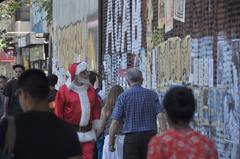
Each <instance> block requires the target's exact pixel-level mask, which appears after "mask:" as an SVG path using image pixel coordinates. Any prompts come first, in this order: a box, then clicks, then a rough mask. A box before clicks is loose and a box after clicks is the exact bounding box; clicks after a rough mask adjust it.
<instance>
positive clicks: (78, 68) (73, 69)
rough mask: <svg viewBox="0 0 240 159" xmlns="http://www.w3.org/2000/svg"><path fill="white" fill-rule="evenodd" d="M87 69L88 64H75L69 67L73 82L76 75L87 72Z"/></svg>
mask: <svg viewBox="0 0 240 159" xmlns="http://www.w3.org/2000/svg"><path fill="white" fill-rule="evenodd" d="M86 69H87V63H86V62H81V63H73V64H71V65H69V67H68V70H69V73H70V75H71V81H73V80H74V77H75V75H78V74H79V73H81V72H83V71H85V70H86Z"/></svg>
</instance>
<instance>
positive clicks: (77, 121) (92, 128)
mask: <svg viewBox="0 0 240 159" xmlns="http://www.w3.org/2000/svg"><path fill="white" fill-rule="evenodd" d="M68 69H69V73H70V75H71V82H70V83H69V84H64V85H63V86H62V87H60V89H59V91H58V93H57V95H56V98H55V114H56V115H57V116H58V117H59V118H61V119H63V120H64V121H66V122H67V123H70V124H71V125H73V126H74V127H75V128H76V131H77V134H78V138H79V141H80V143H81V147H82V156H83V159H93V154H94V146H95V141H96V130H97V129H98V127H99V122H100V121H99V118H100V102H99V99H98V96H97V94H96V92H95V89H94V88H93V87H92V86H91V85H90V84H89V72H88V71H87V63H86V62H82V63H74V64H71V65H70V66H69V68H68Z"/></svg>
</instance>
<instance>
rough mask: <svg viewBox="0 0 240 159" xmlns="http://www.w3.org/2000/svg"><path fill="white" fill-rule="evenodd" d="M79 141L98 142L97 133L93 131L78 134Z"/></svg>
mask: <svg viewBox="0 0 240 159" xmlns="http://www.w3.org/2000/svg"><path fill="white" fill-rule="evenodd" d="M77 134H78V140H79V141H80V142H88V141H93V140H94V141H96V139H97V137H96V133H95V131H94V130H93V129H92V130H90V131H88V132H85V133H83V132H78V133H77Z"/></svg>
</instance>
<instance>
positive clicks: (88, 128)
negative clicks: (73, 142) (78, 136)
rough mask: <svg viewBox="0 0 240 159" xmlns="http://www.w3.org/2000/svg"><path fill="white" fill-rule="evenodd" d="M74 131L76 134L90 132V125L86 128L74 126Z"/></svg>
mask: <svg viewBox="0 0 240 159" xmlns="http://www.w3.org/2000/svg"><path fill="white" fill-rule="evenodd" d="M74 129H75V130H76V131H77V132H88V131H90V130H92V124H88V125H86V126H80V125H74Z"/></svg>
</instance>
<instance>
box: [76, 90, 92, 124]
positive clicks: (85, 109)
mask: <svg viewBox="0 0 240 159" xmlns="http://www.w3.org/2000/svg"><path fill="white" fill-rule="evenodd" d="M78 95H79V98H80V102H81V109H82V113H81V119H80V124H79V125H80V126H86V125H88V123H89V120H90V115H91V109H90V102H89V98H88V94H87V90H83V91H80V92H78Z"/></svg>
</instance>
